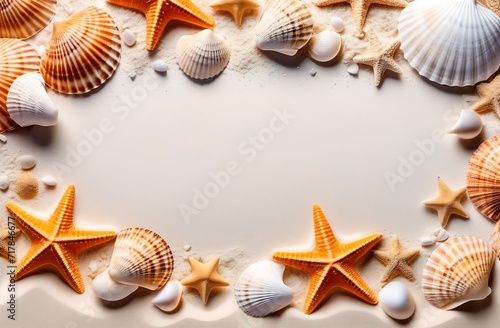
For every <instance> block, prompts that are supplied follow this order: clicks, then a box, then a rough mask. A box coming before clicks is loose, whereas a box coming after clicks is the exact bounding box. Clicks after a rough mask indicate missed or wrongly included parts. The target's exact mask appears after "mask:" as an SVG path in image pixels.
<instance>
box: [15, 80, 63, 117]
mask: <svg viewBox="0 0 500 328" xmlns="http://www.w3.org/2000/svg"><path fill="white" fill-rule="evenodd" d="M6 103H7V110H8V112H9V115H10V117H11V118H12V119H13V120H14V121H15V122H16V123H17V124H19V125H20V126H22V127H25V126H30V125H41V126H51V125H54V124H56V122H57V115H58V110H57V108H56V106H55V105H54V103H53V102H52V100H50V98H49V95H48V94H47V92H46V91H45V83H44V82H43V78H42V76H41V75H40V73H37V72H32V73H27V74H24V75H21V76H20V77H18V78H17V79H16V80H15V81H14V82H13V83H12V85H11V86H10V89H9V93H8V94H7V102H6Z"/></svg>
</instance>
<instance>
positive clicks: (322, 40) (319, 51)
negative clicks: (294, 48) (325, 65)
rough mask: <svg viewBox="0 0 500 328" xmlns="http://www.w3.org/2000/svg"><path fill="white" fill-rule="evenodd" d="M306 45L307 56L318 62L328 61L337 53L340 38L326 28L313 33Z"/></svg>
mask: <svg viewBox="0 0 500 328" xmlns="http://www.w3.org/2000/svg"><path fill="white" fill-rule="evenodd" d="M307 46H308V52H309V57H311V58H312V59H314V60H316V61H318V62H328V61H330V60H332V59H333V58H335V56H337V54H338V53H339V51H340V48H341V46H342V39H341V38H340V35H339V34H338V33H337V32H335V31H328V30H326V31H321V32H319V33H318V34H315V35H313V37H312V38H311V40H309V43H308V45H307Z"/></svg>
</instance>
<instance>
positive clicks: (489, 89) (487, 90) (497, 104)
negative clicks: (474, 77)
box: [472, 75, 500, 117]
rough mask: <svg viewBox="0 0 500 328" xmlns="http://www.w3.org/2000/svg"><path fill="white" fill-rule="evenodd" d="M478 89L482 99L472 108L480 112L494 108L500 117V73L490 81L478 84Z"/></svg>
mask: <svg viewBox="0 0 500 328" xmlns="http://www.w3.org/2000/svg"><path fill="white" fill-rule="evenodd" d="M476 90H477V93H478V94H479V97H480V98H481V99H479V101H478V102H476V103H475V104H474V105H473V106H472V110H473V111H475V112H478V113H482V112H485V111H488V110H494V111H495V113H496V114H497V116H498V117H500V75H497V76H496V77H495V78H494V79H493V80H492V81H491V82H490V83H480V84H478V86H477V87H476Z"/></svg>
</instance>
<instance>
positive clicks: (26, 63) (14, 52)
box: [0, 38, 40, 133]
mask: <svg viewBox="0 0 500 328" xmlns="http://www.w3.org/2000/svg"><path fill="white" fill-rule="evenodd" d="M0 67H1V74H0V133H1V132H4V131H9V130H12V129H14V128H15V127H16V126H17V124H16V123H15V122H14V121H13V120H12V119H11V118H10V115H9V114H8V112H7V105H6V101H7V94H8V92H9V88H10V86H11V84H12V82H14V81H15V80H16V79H17V78H18V77H19V76H21V75H23V74H26V73H30V72H37V71H38V69H39V68H40V58H39V57H38V54H37V52H36V50H35V48H33V47H32V46H31V45H30V44H28V43H26V42H24V41H21V40H19V39H1V38H0Z"/></svg>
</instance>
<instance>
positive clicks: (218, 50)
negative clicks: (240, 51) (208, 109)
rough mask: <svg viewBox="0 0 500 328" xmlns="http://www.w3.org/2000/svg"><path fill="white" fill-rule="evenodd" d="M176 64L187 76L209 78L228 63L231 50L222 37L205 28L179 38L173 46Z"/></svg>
mask: <svg viewBox="0 0 500 328" xmlns="http://www.w3.org/2000/svg"><path fill="white" fill-rule="evenodd" d="M175 56H176V58H177V64H179V67H180V68H181V69H182V71H183V72H184V73H186V75H187V76H189V77H192V78H194V79H209V78H213V77H215V76H217V75H219V74H220V73H221V72H222V71H223V70H224V68H225V67H226V66H227V63H229V57H230V56H231V50H230V49H229V46H228V45H227V43H226V41H224V39H223V38H221V37H220V36H218V35H217V34H215V32H214V31H212V30H209V29H206V30H203V31H201V32H198V33H196V34H193V35H185V36H182V37H181V38H179V41H177V45H176V47H175Z"/></svg>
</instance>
